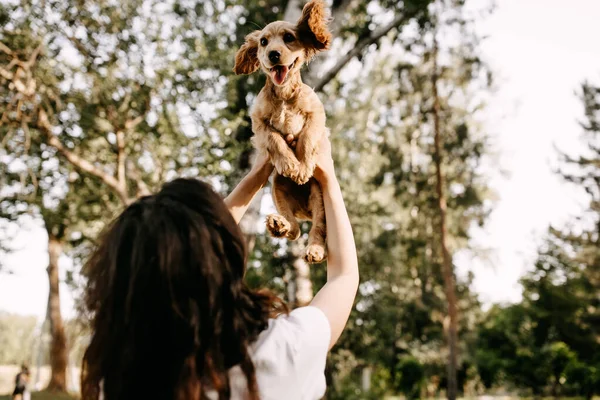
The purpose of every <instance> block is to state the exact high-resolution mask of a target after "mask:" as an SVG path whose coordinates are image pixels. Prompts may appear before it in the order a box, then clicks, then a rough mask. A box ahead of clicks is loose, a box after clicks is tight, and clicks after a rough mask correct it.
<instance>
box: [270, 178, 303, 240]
mask: <svg viewBox="0 0 600 400" xmlns="http://www.w3.org/2000/svg"><path fill="white" fill-rule="evenodd" d="M286 179H287V178H284V177H283V176H281V175H275V178H274V179H273V187H272V190H273V201H274V202H275V207H277V211H278V212H279V214H270V215H268V216H267V229H268V231H269V233H271V235H272V236H273V237H276V238H282V237H287V238H288V239H289V240H296V239H298V237H300V226H299V225H298V221H297V220H296V217H294V212H293V210H292V206H291V204H292V201H293V199H290V198H289V194H290V191H289V187H288V182H286Z"/></svg>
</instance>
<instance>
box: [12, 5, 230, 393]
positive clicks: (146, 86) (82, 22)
mask: <svg viewBox="0 0 600 400" xmlns="http://www.w3.org/2000/svg"><path fill="white" fill-rule="evenodd" d="M162 7H163V6H162V5H161V3H160V2H152V1H139V2H134V3H128V4H127V5H126V6H123V7H121V6H120V5H107V4H101V5H100V6H99V7H89V6H88V5H87V4H76V5H70V4H66V3H62V2H55V1H50V2H37V1H30V2H26V3H22V4H20V5H10V4H9V5H7V6H2V8H1V11H2V12H1V13H0V16H1V18H2V19H3V21H4V22H6V23H5V24H3V26H4V28H3V30H2V33H1V36H0V40H1V42H0V67H1V69H0V73H1V77H0V84H1V86H0V87H2V91H3V93H5V94H6V95H5V96H3V97H2V102H1V103H0V107H1V108H0V115H1V116H2V117H1V118H2V124H1V126H0V130H1V132H2V145H3V148H2V151H3V155H6V156H7V157H5V158H3V161H2V165H1V167H2V172H4V173H5V174H4V175H5V176H6V177H7V179H8V182H7V186H6V187H5V188H8V189H5V190H4V191H3V193H0V195H1V196H2V198H1V202H2V215H3V216H7V217H8V218H11V219H13V220H15V219H16V218H18V216H19V215H20V214H21V213H23V212H30V213H33V214H34V215H38V216H40V217H41V218H42V219H43V221H44V223H45V227H46V230H47V232H48V240H49V243H48V249H49V256H50V265H49V268H48V275H49V283H50V292H49V293H50V295H49V302H48V318H49V320H50V329H51V332H52V346H51V357H50V360H51V366H52V379H51V382H50V388H51V389H55V390H59V391H62V390H65V382H66V379H65V370H66V363H67V357H66V338H65V334H64V328H63V323H62V318H61V315H60V307H59V305H60V296H59V290H58V288H59V279H58V276H59V274H58V259H59V257H60V256H61V254H62V253H63V251H64V250H65V248H66V245H67V243H69V242H70V243H72V244H74V245H75V253H77V252H79V251H81V250H82V249H85V248H86V244H87V243H89V241H90V240H91V241H93V240H94V237H95V236H96V234H97V233H98V232H99V231H100V230H101V229H102V226H103V225H104V223H105V222H106V221H108V220H109V216H110V215H111V214H112V213H114V211H115V210H117V209H118V208H120V207H122V206H124V205H127V204H129V203H130V202H132V201H133V200H134V199H135V198H136V197H138V196H143V195H146V194H148V193H150V191H151V190H152V189H154V188H156V187H158V186H159V185H160V184H161V183H162V182H164V181H165V180H166V179H168V178H169V177H170V176H173V175H174V174H193V175H198V174H202V175H203V176H205V177H207V178H210V177H211V176H213V177H214V176H222V175H224V171H223V169H224V168H225V169H226V168H227V164H226V163H227V154H228V152H227V151H224V150H222V149H223V148H224V147H225V146H224V145H223V143H222V141H223V136H221V132H219V131H216V130H215V129H212V130H211V129H210V128H208V129H206V128H204V126H200V127H199V128H192V129H190V128H191V126H192V122H193V121H194V119H196V120H199V121H200V120H202V118H203V113H202V112H201V111H200V110H197V111H192V110H190V108H189V107H185V106H184V105H182V103H181V102H182V99H188V100H190V99H193V98H195V97H198V95H199V93H198V90H199V89H202V88H203V87H202V84H205V83H207V81H208V79H205V80H202V79H201V80H200V81H199V82H196V81H195V76H193V75H192V74H191V73H190V72H191V70H193V69H196V68H198V67H200V65H199V64H197V63H196V64H193V65H192V64H190V63H186V62H185V60H184V57H180V58H177V57H175V58H173V57H172V55H173V49H172V48H170V47H169V45H171V44H172V43H173V42H175V43H177V42H178V41H179V42H180V41H181V40H183V39H184V38H183V36H181V35H178V36H175V37H170V36H169V37H165V36H164V34H163V26H164V25H165V24H168V23H170V22H171V20H169V16H168V15H167V16H165V15H163V13H162V12H160V11H161V10H159V9H161V8H162ZM100 14H102V16H101V15H100ZM171 17H172V15H171ZM65 49H66V54H65ZM148 52H151V53H153V55H154V58H151V59H150V62H148V59H147V58H145V57H140V54H145V53H148ZM197 53H198V52H195V53H193V54H192V56H193V55H194V54H197ZM190 59H195V60H196V61H198V60H201V58H200V57H195V58H194V57H190ZM180 60H184V61H180ZM186 68H187V69H186ZM183 74H185V75H183ZM202 129H206V131H204V132H203V133H206V134H205V135H203V136H199V131H201V130H202ZM194 137H195V138H196V140H191V139H192V138H194ZM226 150H227V149H226ZM15 168H16V170H15ZM83 253H85V251H83Z"/></svg>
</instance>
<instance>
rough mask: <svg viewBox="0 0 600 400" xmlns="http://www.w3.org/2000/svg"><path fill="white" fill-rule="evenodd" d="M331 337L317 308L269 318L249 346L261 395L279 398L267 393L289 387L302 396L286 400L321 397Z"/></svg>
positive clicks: (283, 391)
mask: <svg viewBox="0 0 600 400" xmlns="http://www.w3.org/2000/svg"><path fill="white" fill-rule="evenodd" d="M330 340H331V328H330V326H329V321H328V320H327V317H326V316H325V314H324V313H323V312H322V311H321V310H320V309H318V308H316V307H310V306H308V307H301V308H297V309H295V310H293V311H292V312H291V313H289V314H288V315H281V316H279V317H277V318H273V319H271V320H270V321H269V326H268V328H267V329H265V330H264V331H263V332H262V333H261V334H260V336H259V338H258V340H257V341H256V342H255V344H254V345H253V346H252V360H253V362H254V366H255V368H256V378H257V382H258V385H259V388H261V394H262V395H263V396H264V397H261V398H265V399H274V398H282V397H276V396H275V397H270V396H269V395H270V394H271V393H279V394H282V393H286V394H290V388H291V387H292V388H295V390H294V392H295V393H297V394H299V395H300V394H302V396H300V397H294V396H292V397H288V398H289V399H295V398H298V399H317V398H320V397H321V396H322V395H323V394H324V392H325V374H324V372H325V362H326V360H327V353H328V350H329V342H330ZM266 388H269V389H266ZM265 389H266V390H265ZM288 396H289V395H288Z"/></svg>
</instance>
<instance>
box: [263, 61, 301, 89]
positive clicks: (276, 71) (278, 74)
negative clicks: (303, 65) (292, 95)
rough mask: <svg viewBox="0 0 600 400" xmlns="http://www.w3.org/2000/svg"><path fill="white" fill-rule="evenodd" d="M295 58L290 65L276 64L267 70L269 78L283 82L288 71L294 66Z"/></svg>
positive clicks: (276, 81) (278, 82)
mask: <svg viewBox="0 0 600 400" xmlns="http://www.w3.org/2000/svg"><path fill="white" fill-rule="evenodd" d="M296 60H298V59H296ZM296 60H294V62H293V63H291V64H290V65H276V66H274V67H273V68H271V69H270V70H269V73H270V74H271V78H272V79H273V81H275V83H276V84H278V85H281V84H282V83H283V82H285V78H287V76H288V73H289V72H290V70H291V69H292V68H294V65H296Z"/></svg>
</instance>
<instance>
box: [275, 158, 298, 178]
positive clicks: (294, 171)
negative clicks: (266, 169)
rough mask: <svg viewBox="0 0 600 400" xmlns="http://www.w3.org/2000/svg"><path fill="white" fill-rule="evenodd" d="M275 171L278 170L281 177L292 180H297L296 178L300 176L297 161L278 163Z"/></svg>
mask: <svg viewBox="0 0 600 400" xmlns="http://www.w3.org/2000/svg"><path fill="white" fill-rule="evenodd" d="M275 169H276V170H277V173H278V174H279V175H283V176H285V177H288V178H290V179H292V180H295V178H296V176H298V170H299V169H300V164H299V163H298V162H297V161H291V160H287V161H286V162H279V163H276V164H275Z"/></svg>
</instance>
